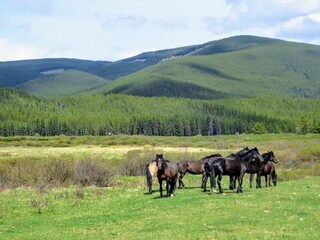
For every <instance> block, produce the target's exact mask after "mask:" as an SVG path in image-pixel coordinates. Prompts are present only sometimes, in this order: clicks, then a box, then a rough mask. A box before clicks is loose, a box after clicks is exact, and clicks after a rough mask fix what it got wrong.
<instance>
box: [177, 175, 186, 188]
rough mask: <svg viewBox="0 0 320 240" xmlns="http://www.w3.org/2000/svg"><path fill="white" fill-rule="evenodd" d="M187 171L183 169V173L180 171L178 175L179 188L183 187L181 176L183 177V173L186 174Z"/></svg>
mask: <svg viewBox="0 0 320 240" xmlns="http://www.w3.org/2000/svg"><path fill="white" fill-rule="evenodd" d="M186 173H187V171H185V172H184V173H180V176H179V188H184V183H183V181H182V178H183V177H184V175H186Z"/></svg>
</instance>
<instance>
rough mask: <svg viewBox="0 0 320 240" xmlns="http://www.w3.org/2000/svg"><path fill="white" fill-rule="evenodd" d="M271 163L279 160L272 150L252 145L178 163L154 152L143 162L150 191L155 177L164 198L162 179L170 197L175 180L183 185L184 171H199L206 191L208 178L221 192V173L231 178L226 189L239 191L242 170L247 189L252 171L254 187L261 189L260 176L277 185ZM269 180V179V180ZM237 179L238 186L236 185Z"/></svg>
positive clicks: (180, 186)
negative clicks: (265, 150)
mask: <svg viewBox="0 0 320 240" xmlns="http://www.w3.org/2000/svg"><path fill="white" fill-rule="evenodd" d="M273 163H278V160H277V158H276V157H275V155H274V153H273V151H269V152H266V153H264V154H262V155H260V153H259V150H258V149H257V148H256V147H255V148H252V149H249V148H248V147H244V148H243V149H241V150H240V151H239V152H237V153H234V154H231V155H229V156H227V157H222V156H221V154H219V153H217V154H212V155H210V156H207V157H204V158H201V159H199V160H182V161H180V162H178V163H172V162H170V161H169V160H166V159H164V158H163V154H156V158H155V159H154V160H153V161H152V162H151V163H149V164H147V165H146V178H147V186H148V191H149V193H150V194H151V193H153V191H152V182H153V180H154V179H155V178H158V182H159V191H160V197H163V193H162V192H163V188H162V182H163V181H166V191H167V197H171V196H173V193H174V191H175V189H176V185H177V181H179V188H184V187H185V184H184V183H183V181H182V178H183V177H184V176H185V175H186V173H190V174H202V184H201V187H202V188H203V191H204V192H206V191H207V180H208V178H209V179H210V191H211V193H212V194H213V193H215V189H216V182H217V183H218V187H219V192H220V193H223V189H222V187H221V180H222V176H223V175H228V176H229V177H230V183H229V189H230V190H234V189H237V193H242V192H243V190H242V182H243V177H244V174H245V173H249V174H250V188H252V182H253V179H254V174H257V177H256V187H257V188H261V176H265V182H266V187H268V186H271V180H272V182H273V185H274V186H276V184H277V174H276V170H275V166H274V164H273ZM216 180H217V181H216ZM268 181H269V182H268ZM236 182H238V186H237V188H236Z"/></svg>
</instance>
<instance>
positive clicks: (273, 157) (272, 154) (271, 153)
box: [268, 151, 278, 163]
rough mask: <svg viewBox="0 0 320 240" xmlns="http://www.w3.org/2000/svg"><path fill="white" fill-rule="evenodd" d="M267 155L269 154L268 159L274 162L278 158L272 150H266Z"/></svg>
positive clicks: (276, 161)
mask: <svg viewBox="0 0 320 240" xmlns="http://www.w3.org/2000/svg"><path fill="white" fill-rule="evenodd" d="M268 155H269V158H270V159H269V161H272V162H274V163H278V159H277V158H276V156H275V155H274V153H273V151H268Z"/></svg>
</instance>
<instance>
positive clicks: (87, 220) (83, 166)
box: [0, 134, 320, 239]
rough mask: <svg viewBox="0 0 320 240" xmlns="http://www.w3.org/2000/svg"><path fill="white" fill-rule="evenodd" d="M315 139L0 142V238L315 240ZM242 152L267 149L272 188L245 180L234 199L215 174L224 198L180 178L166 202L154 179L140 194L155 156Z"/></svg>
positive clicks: (196, 180)
mask: <svg viewBox="0 0 320 240" xmlns="http://www.w3.org/2000/svg"><path fill="white" fill-rule="evenodd" d="M319 143H320V137H319V135H316V134H308V135H296V134H267V135H234V136H212V137H203V136H194V137H146V136H124V135H118V136H115V135H114V136H108V137H92V136H86V137H67V136H57V137H10V138H9V137H6V138H0V239H162V238H165V239H279V238H281V239H301V238H303V239H319V234H320V231H319V228H318V226H319V224H320V221H319V218H318V215H319V207H320V201H319V200H320V185H319V180H320V178H319V175H320V166H319V158H320V144H319ZM244 146H248V147H258V148H259V150H260V153H264V152H266V151H268V150H273V151H274V152H275V154H276V157H277V158H278V160H279V164H277V165H276V169H277V173H278V184H277V186H276V187H270V188H266V187H264V181H263V182H262V187H263V188H262V189H255V188H252V189H250V188H249V182H248V179H247V178H248V177H247V176H246V177H245V178H246V179H245V181H244V185H243V186H244V193H243V194H236V193H235V192H234V191H230V190H229V189H228V177H224V178H223V180H222V183H223V187H224V189H225V193H224V194H215V195H210V193H209V191H208V192H207V193H203V192H202V190H201V188H200V179H201V177H200V176H199V175H198V176H197V175H195V176H192V175H187V176H185V178H184V182H185V184H186V188H185V189H183V190H180V189H177V190H176V193H175V196H174V197H172V198H169V199H168V198H162V199H160V198H159V192H158V184H157V183H156V182H155V184H154V193H153V194H152V195H149V194H147V189H146V187H145V177H144V176H143V174H144V172H143V171H144V166H145V163H147V162H150V161H151V160H152V159H153V157H154V154H155V153H163V154H164V156H165V158H167V159H170V160H171V161H173V162H176V161H180V160H182V159H186V158H187V159H194V160H196V159H199V158H201V157H204V156H207V155H209V154H212V153H216V152H219V153H221V154H222V155H223V156H225V155H227V154H229V153H232V152H236V151H237V150H239V149H241V148H242V147H244ZM88 166H89V167H88ZM106 167H108V169H106ZM92 169H93V170H92ZM84 170H85V173H86V174H89V175H90V174H93V175H94V176H96V175H97V174H106V173H107V174H111V175H110V176H109V178H108V179H106V180H107V182H106V184H105V185H102V183H103V184H104V183H105V182H101V181H100V180H101V179H100V178H99V179H100V180H99V182H98V183H99V184H101V186H102V187H98V186H100V185H99V184H90V183H92V182H90V181H89V184H87V183H88V182H85V184H83V183H84V182H83V181H82V180H88V179H87V178H86V179H85V177H84V176H83V175H81V174H83V171H84ZM88 170H90V171H92V172H90V171H88ZM76 175H81V176H82V177H83V179H81V178H80V180H79V179H76V180H79V181H78V182H77V181H75V180H74V176H76ZM17 179H18V180H19V181H18V180H17ZM102 180H104V179H102ZM109 180H110V181H109ZM94 183H96V182H94ZM254 185H255V184H254Z"/></svg>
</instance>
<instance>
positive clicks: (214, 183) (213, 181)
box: [206, 164, 216, 194]
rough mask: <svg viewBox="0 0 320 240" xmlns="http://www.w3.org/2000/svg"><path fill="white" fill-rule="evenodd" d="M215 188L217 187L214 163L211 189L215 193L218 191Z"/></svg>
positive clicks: (211, 174) (211, 169)
mask: <svg viewBox="0 0 320 240" xmlns="http://www.w3.org/2000/svg"><path fill="white" fill-rule="evenodd" d="M206 185H207V184H206ZM215 188H216V172H215V171H214V166H213V164H212V165H211V167H210V191H211V194H214V193H215V192H216V190H215Z"/></svg>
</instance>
